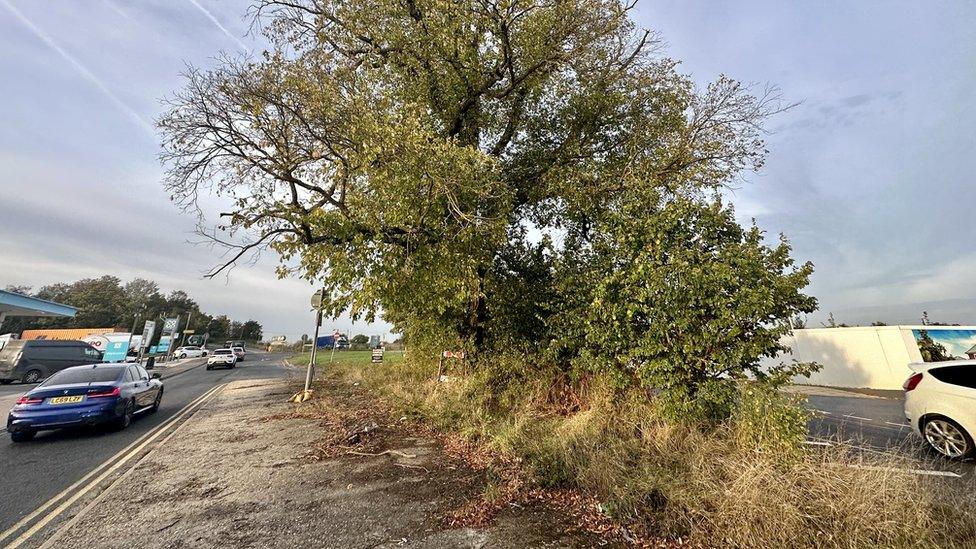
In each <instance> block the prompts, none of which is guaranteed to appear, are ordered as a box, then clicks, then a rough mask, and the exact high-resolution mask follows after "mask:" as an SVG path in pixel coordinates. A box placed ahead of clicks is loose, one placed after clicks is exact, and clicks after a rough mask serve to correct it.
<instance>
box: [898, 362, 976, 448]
mask: <svg viewBox="0 0 976 549" xmlns="http://www.w3.org/2000/svg"><path fill="white" fill-rule="evenodd" d="M908 367H909V368H911V369H912V370H913V371H914V372H915V373H914V374H912V375H911V377H909V378H908V379H907V380H905V384H904V385H903V386H902V387H903V388H904V389H905V417H907V418H908V422H909V423H910V424H911V426H912V429H914V430H915V432H916V433H917V434H919V435H920V436H921V437H922V438H923V439H925V442H927V443H928V444H929V446H931V447H932V448H933V449H935V451H936V452H938V453H940V454H942V455H943V456H945V457H947V458H950V459H966V458H971V457H973V456H974V455H976V447H974V445H973V433H976V360H953V361H947V362H924V363H914V364H909V365H908Z"/></svg>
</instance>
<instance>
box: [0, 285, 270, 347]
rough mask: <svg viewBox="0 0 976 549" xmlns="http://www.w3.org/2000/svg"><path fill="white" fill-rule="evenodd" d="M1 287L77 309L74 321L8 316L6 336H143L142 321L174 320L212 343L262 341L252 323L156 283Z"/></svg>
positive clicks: (260, 334) (63, 318)
mask: <svg viewBox="0 0 976 549" xmlns="http://www.w3.org/2000/svg"><path fill="white" fill-rule="evenodd" d="M5 289H6V290H7V291H9V292H15V293H18V294H23V295H28V296H31V297H36V298H38V299H46V300H48V301H56V302H58V303H64V304H66V305H71V306H72V307H77V308H78V313H77V314H76V315H75V316H74V317H73V318H68V317H60V318H29V317H8V318H7V319H6V320H5V321H4V323H3V327H2V328H0V329H2V331H3V332H4V333H7V332H14V333H21V332H23V331H24V330H30V329H41V328H107V327H113V328H115V329H117V330H118V331H123V332H128V331H133V333H135V334H141V333H142V328H143V325H144V324H145V321H146V320H154V319H160V318H167V317H170V318H172V317H177V316H178V317H180V319H181V320H180V330H181V331H182V330H185V329H187V328H189V329H191V330H194V332H195V333H197V334H204V333H208V332H209V333H210V338H211V339H212V340H213V339H218V340H221V339H225V338H226V339H230V338H234V339H245V340H260V339H261V338H262V336H263V334H262V326H261V324H260V323H258V322H257V321H255V320H250V319H249V320H246V321H239V320H233V319H231V318H230V317H228V316H227V315H225V314H219V315H212V314H209V313H206V312H204V311H202V310H201V309H200V306H199V305H198V304H197V302H196V301H194V300H193V299H192V298H191V297H190V296H189V294H187V293H186V292H185V291H183V290H173V291H171V292H170V293H169V295H166V294H164V293H163V292H162V291H161V290H160V288H159V284H157V283H156V282H154V281H152V280H146V279H144V278H134V279H132V280H131V281H129V282H126V283H124V284H123V282H122V280H121V279H120V278H118V277H115V276H111V275H105V276H102V277H99V278H85V279H82V280H78V281H75V282H70V283H68V282H59V283H57V284H50V285H47V286H42V287H41V288H40V289H38V290H37V291H36V292H35V291H33V288H32V287H30V286H7V287H6V288H5ZM190 313H192V315H190V324H189V326H187V325H186V322H187V315H188V314H190Z"/></svg>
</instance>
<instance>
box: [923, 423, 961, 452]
mask: <svg viewBox="0 0 976 549" xmlns="http://www.w3.org/2000/svg"><path fill="white" fill-rule="evenodd" d="M922 436H924V437H925V442H928V443H929V446H931V447H932V448H933V449H935V451H936V452H938V453H940V454H942V455H943V456H945V457H947V458H950V459H965V458H968V457H972V455H973V439H972V437H971V436H969V433H967V432H966V430H965V429H963V428H962V427H961V426H960V425H959V424H958V423H956V422H955V421H952V420H951V419H949V418H947V417H945V416H933V417H931V418H929V419H927V420H925V424H924V425H923V426H922Z"/></svg>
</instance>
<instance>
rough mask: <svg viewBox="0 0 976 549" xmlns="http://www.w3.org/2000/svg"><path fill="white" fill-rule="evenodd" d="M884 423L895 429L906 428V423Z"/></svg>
mask: <svg viewBox="0 0 976 549" xmlns="http://www.w3.org/2000/svg"><path fill="white" fill-rule="evenodd" d="M885 423H887V424H888V425H894V426H895V427H908V424H907V423H892V422H890V421H886V422H885Z"/></svg>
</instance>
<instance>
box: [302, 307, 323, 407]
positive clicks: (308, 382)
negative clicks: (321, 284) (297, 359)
mask: <svg viewBox="0 0 976 549" xmlns="http://www.w3.org/2000/svg"><path fill="white" fill-rule="evenodd" d="M320 324H322V310H321V309H316V310H315V336H314V339H312V356H311V358H310V359H309V361H308V371H306V372H305V391H304V392H305V393H306V394H307V393H308V391H309V390H310V389H311V387H312V377H314V376H315V356H316V351H317V349H318V347H319V325H320Z"/></svg>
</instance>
